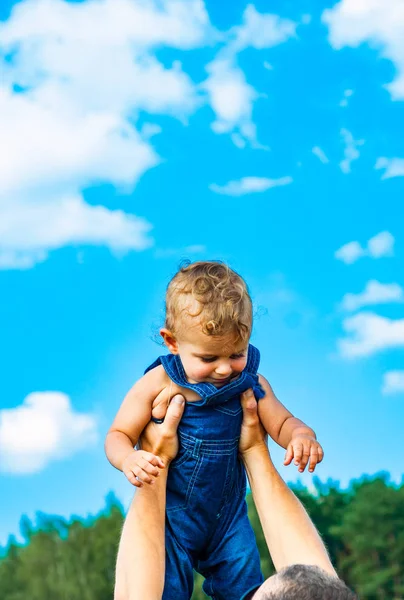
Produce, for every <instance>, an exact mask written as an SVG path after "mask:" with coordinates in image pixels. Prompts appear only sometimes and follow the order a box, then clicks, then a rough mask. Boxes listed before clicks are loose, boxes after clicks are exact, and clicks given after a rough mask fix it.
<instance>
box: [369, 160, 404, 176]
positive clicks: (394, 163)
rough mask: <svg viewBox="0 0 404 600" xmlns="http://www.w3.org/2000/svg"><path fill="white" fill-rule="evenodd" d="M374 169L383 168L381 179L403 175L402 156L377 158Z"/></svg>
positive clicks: (403, 162)
mask: <svg viewBox="0 0 404 600" xmlns="http://www.w3.org/2000/svg"><path fill="white" fill-rule="evenodd" d="M375 169H384V173H383V175H382V179H390V178H391V177H403V176H404V158H385V157H381V158H378V159H377V162H376V165H375Z"/></svg>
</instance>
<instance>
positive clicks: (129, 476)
mask: <svg viewBox="0 0 404 600" xmlns="http://www.w3.org/2000/svg"><path fill="white" fill-rule="evenodd" d="M124 475H125V477H126V478H127V479H128V481H130V483H131V484H132V485H134V486H135V487H142V486H143V483H142V482H141V481H138V480H137V479H136V475H135V474H134V473H133V472H132V471H124Z"/></svg>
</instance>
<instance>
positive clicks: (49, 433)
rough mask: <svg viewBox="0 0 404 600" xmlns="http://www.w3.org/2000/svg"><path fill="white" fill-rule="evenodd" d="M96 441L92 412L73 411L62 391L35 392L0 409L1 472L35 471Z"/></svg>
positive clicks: (95, 425)
mask: <svg viewBox="0 0 404 600" xmlns="http://www.w3.org/2000/svg"><path fill="white" fill-rule="evenodd" d="M97 440H98V433H97V420H96V417H95V416H94V415H93V414H90V413H78V412H75V411H74V410H73V408H72V406H71V403H70V399H69V397H68V396H66V395H65V394H62V393H61V392H34V393H32V394H29V395H28V396H27V397H26V398H25V400H24V402H23V404H22V405H21V406H18V407H16V408H12V409H3V410H1V411H0V471H2V472H3V473H16V474H20V475H23V474H29V473H38V472H39V471H41V470H43V469H44V468H45V467H46V466H47V465H48V464H49V463H50V462H52V461H54V460H61V459H63V458H66V457H68V456H71V455H73V454H75V453H76V452H79V451H81V450H83V449H84V448H86V447H88V446H91V445H93V444H94V443H96V441H97Z"/></svg>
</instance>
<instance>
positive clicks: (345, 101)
mask: <svg viewBox="0 0 404 600" xmlns="http://www.w3.org/2000/svg"><path fill="white" fill-rule="evenodd" d="M353 93H354V91H353V90H349V89H348V90H345V91H344V97H343V98H342V100H341V102H340V103H339V105H340V106H342V107H346V106H348V98H350V97H351V96H353Z"/></svg>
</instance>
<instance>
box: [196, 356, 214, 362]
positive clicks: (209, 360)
mask: <svg viewBox="0 0 404 600" xmlns="http://www.w3.org/2000/svg"><path fill="white" fill-rule="evenodd" d="M200 358H201V361H202V362H204V363H211V362H215V360H216V357H215V356H213V357H212V358H205V357H204V356H201V357H200Z"/></svg>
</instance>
